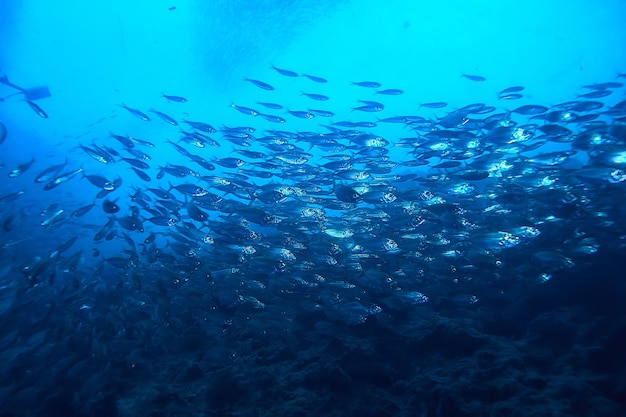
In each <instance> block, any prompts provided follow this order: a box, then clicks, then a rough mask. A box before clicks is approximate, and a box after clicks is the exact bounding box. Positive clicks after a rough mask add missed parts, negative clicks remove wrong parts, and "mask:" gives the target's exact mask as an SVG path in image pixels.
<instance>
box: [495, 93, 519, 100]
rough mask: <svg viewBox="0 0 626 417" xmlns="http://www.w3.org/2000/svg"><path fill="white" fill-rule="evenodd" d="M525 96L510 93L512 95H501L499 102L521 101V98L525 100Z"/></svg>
mask: <svg viewBox="0 0 626 417" xmlns="http://www.w3.org/2000/svg"><path fill="white" fill-rule="evenodd" d="M523 97H524V95H523V94H519V93H510V94H501V95H500V96H498V99H499V100H519V99H520V98H523Z"/></svg>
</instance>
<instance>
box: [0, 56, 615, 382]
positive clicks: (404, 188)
mask: <svg viewBox="0 0 626 417" xmlns="http://www.w3.org/2000/svg"><path fill="white" fill-rule="evenodd" d="M273 70H274V71H276V72H277V73H278V74H279V75H280V77H284V78H285V79H288V78H296V77H300V78H301V79H306V81H307V82H308V83H309V85H310V86H311V90H310V91H307V92H306V93H303V97H304V99H305V100H307V102H309V103H310V104H311V107H312V108H304V109H297V110H296V109H286V108H285V107H284V106H283V105H282V104H280V103H278V101H280V100H279V98H280V96H279V95H278V93H277V95H276V97H277V100H276V101H277V102H267V101H262V102H254V104H246V103H243V104H246V105H239V104H234V103H233V104H231V107H232V109H233V111H237V112H239V113H242V114H244V115H246V116H247V117H249V120H250V122H249V124H247V125H246V126H231V127H225V126H222V127H215V126H218V124H219V122H220V121H219V120H195V121H191V120H179V119H177V118H175V117H171V116H170V115H168V114H167V113H166V112H163V111H161V110H156V109H149V110H142V109H137V108H134V107H131V106H129V105H127V104H125V103H122V104H120V108H121V109H123V110H120V111H127V112H128V113H129V114H130V115H131V116H134V117H137V118H138V119H140V120H141V121H144V122H146V123H157V122H159V123H160V121H155V120H153V119H154V118H158V119H161V121H163V122H165V123H166V125H171V126H175V127H176V129H182V130H180V132H181V133H178V137H177V138H176V139H173V140H167V141H163V142H156V141H151V140H150V139H149V138H141V139H140V138H137V137H135V136H134V135H133V133H132V132H117V131H115V128H114V127H112V128H111V130H112V131H113V132H114V133H111V136H110V137H108V138H102V139H98V140H94V141H93V142H92V143H86V142H85V143H77V144H76V149H77V150H78V151H79V152H80V154H81V155H83V156H84V157H85V158H91V159H93V161H95V163H96V164H101V165H102V166H103V167H104V166H107V167H110V166H115V170H116V172H118V173H120V172H124V175H121V174H120V175H118V176H117V177H116V178H106V177H104V176H101V175H99V174H97V172H89V171H88V170H89V168H88V167H89V165H88V164H84V163H81V161H77V160H71V158H70V159H69V160H68V159H67V158H66V160H65V162H63V163H58V164H54V165H51V166H47V167H45V166H39V163H38V162H37V161H36V160H35V159H32V158H28V159H27V160H24V161H23V162H22V163H20V164H17V165H16V166H8V165H7V166H4V167H3V168H2V171H0V175H2V176H3V177H4V180H3V184H6V185H3V187H2V190H4V191H3V192H2V193H1V194H2V195H0V216H1V217H0V220H1V225H2V229H1V230H0V244H1V245H0V247H1V249H0V272H1V276H2V281H1V282H0V313H1V314H4V315H11V316H12V317H14V318H15V319H14V320H13V321H12V322H13V323H14V324H9V325H8V329H6V331H5V333H4V334H3V335H1V336H0V346H2V352H4V353H2V354H1V355H2V358H3V361H2V363H3V365H2V367H10V366H13V365H9V364H10V363H14V362H15V360H19V357H18V356H16V353H15V352H13V351H12V349H13V348H14V347H15V346H17V345H23V344H26V345H27V346H26V348H24V349H26V351H28V349H37V350H39V351H41V350H44V349H45V350H46V352H44V353H39V354H38V355H41V356H42V357H47V356H46V355H48V356H54V355H55V353H56V351H57V350H58V349H61V348H62V347H65V348H67V346H68V345H69V346H71V345H80V346H81V347H85V346H88V348H87V349H88V350H90V351H94V352H96V353H95V354H94V355H95V357H98V355H102V351H105V350H106V351H107V354H108V355H109V356H110V355H120V356H124V355H132V354H133V352H134V351H136V349H137V348H136V345H137V342H138V341H141V345H142V349H143V350H148V351H152V350H159V349H161V348H160V347H159V346H160V345H161V344H164V343H168V341H169V338H170V335H171V334H173V333H172V332H177V333H181V332H183V333H184V332H185V329H186V328H188V327H189V326H192V327H193V328H194V329H198V328H199V329H201V331H202V332H205V333H206V334H209V335H214V334H216V335H217V334H220V333H221V332H223V331H224V328H228V327H230V326H234V325H240V326H243V325H245V323H246V321H247V320H248V318H249V317H255V316H258V317H263V318H264V320H265V321H264V323H266V324H265V325H267V326H271V325H275V326H282V327H284V328H289V327H290V326H291V325H292V324H291V323H292V322H293V320H296V319H297V318H298V317H299V316H307V317H314V318H315V320H319V321H328V322H330V323H341V324H348V325H359V324H361V323H364V322H366V321H367V320H377V319H378V318H379V317H386V318H387V319H389V318H390V317H393V316H394V315H396V314H400V313H401V312H402V311H404V310H406V309H413V308H425V307H423V305H426V306H427V305H428V304H429V303H441V302H446V303H451V304H454V305H458V306H472V305H474V304H480V303H481V302H489V301H490V300H493V299H500V298H503V297H506V294H507V291H508V289H509V288H512V287H518V286H520V285H535V284H538V283H541V282H543V281H547V280H549V279H550V277H551V275H552V274H554V273H555V272H556V271H558V270H562V269H566V268H573V267H576V265H577V264H578V263H585V262H592V259H593V254H594V253H595V252H597V251H598V250H601V249H602V248H603V247H606V246H610V247H612V248H616V247H623V246H624V245H626V224H625V222H624V220H623V219H625V218H626V212H625V210H624V204H623V198H624V195H625V192H624V191H625V190H626V172H625V171H626V100H621V101H620V100H619V98H617V97H618V96H619V95H621V96H623V95H624V92H625V90H624V86H623V84H622V83H621V82H619V80H620V78H625V77H626V75H623V74H621V75H619V76H618V77H617V79H616V80H615V81H608V82H602V83H598V84H591V85H585V86H583V87H582V91H583V92H582V93H581V94H580V95H578V96H577V97H575V98H574V99H573V100H572V101H567V102H563V103H559V104H555V105H551V106H546V105H542V104H524V105H520V106H514V105H512V103H515V100H520V99H522V98H524V91H525V89H524V87H522V86H512V87H509V88H506V89H504V90H502V91H500V92H498V93H497V94H496V96H495V97H496V100H494V101H496V102H497V103H498V104H496V105H490V104H484V103H471V104H468V105H466V106H463V107H460V108H456V109H450V110H446V109H447V107H448V105H447V103H446V102H444V101H442V102H429V103H422V104H419V105H418V104H417V103H416V105H415V107H414V109H413V110H412V112H407V114H404V115H391V116H387V117H381V116H380V114H381V112H382V111H383V110H384V109H385V107H386V105H387V103H388V102H389V101H391V100H394V99H395V97H396V96H401V95H403V94H404V91H403V90H401V89H398V88H386V87H385V86H382V85H381V83H378V82H375V81H355V82H354V83H353V85H351V86H350V88H353V89H354V90H355V95H359V94H362V95H363V96H365V93H366V92H367V97H371V96H373V97H375V98H376V99H375V100H371V99H369V100H364V99H362V100H355V104H354V107H353V108H352V109H351V110H352V113H350V114H351V115H353V117H354V118H355V119H353V120H338V119H337V118H336V117H335V114H334V113H333V112H332V111H328V110H326V109H324V107H325V106H324V103H325V102H327V101H328V100H332V97H331V96H332V94H330V93H329V92H328V91H327V90H324V88H323V87H324V85H325V84H326V82H327V80H326V79H324V78H322V77H319V76H316V75H310V74H299V73H296V72H295V71H292V70H289V69H283V68H277V67H273ZM463 77H465V78H466V79H467V82H476V83H481V82H483V81H485V78H484V77H481V76H478V75H468V74H463ZM244 82H245V83H248V84H250V85H252V86H253V87H256V88H258V89H259V91H260V90H265V91H268V92H272V91H274V90H280V86H275V85H270V84H269V83H266V82H264V81H261V80H258V79H253V78H246V79H245V80H244ZM316 87H318V88H317V89H316ZM393 87H395V86H393ZM316 90H318V91H321V92H322V93H324V94H321V93H319V92H318V91H316ZM163 100H164V102H168V103H173V104H175V105H177V106H185V105H187V99H186V98H185V97H181V96H176V95H168V94H163ZM251 102H252V101H251ZM27 104H28V105H29V106H31V108H32V109H33V110H34V112H35V115H39V116H41V117H49V115H47V114H46V112H45V111H44V109H43V108H42V106H39V105H37V104H35V103H32V102H28V103H27ZM434 111H438V112H442V113H439V114H440V116H439V117H433V116H432V112H434ZM131 116H129V117H131ZM429 116H430V117H429ZM34 117H35V116H34ZM259 120H263V121H268V122H270V123H275V125H276V127H277V128H276V129H264V130H260V129H257V128H255V124H256V125H258V123H257V121H259ZM292 120H299V121H300V122H302V121H305V120H306V121H307V122H308V123H310V129H309V130H306V131H305V130H301V129H293V130H290V128H289V125H290V122H292ZM355 120H356V121H355ZM392 124H393V125H397V126H398V127H400V128H402V129H403V131H404V132H406V134H405V136H402V137H388V136H387V137H385V136H383V135H380V134H379V133H378V132H379V131H380V130H384V127H386V126H390V125H392ZM164 126H165V125H164ZM177 132H178V130H177ZM11 140H13V138H12V137H11V132H10V131H9V129H7V127H6V126H5V124H2V123H0V145H2V144H3V142H8V141H11ZM226 144H228V145H229V146H231V147H233V149H234V152H233V153H232V154H231V155H230V156H228V157H223V158H212V157H210V152H209V151H208V150H210V149H212V148H217V147H220V146H224V145H226ZM163 149H165V151H164V152H172V153H176V154H177V157H178V158H182V159H183V160H184V161H186V163H182V164H181V163H174V162H172V163H168V164H166V165H162V166H159V167H155V166H152V165H151V163H150V162H151V156H150V152H151V150H163ZM398 155H400V156H398ZM172 160H174V159H172ZM93 161H91V162H93ZM0 163H3V165H5V164H6V163H5V161H0ZM37 169H38V170H37ZM94 171H95V170H94ZM131 173H132V174H131ZM127 174H131V175H132V177H131V176H130V175H129V176H127ZM28 175H32V186H31V187H29V188H23V189H22V188H20V189H14V188H12V186H11V181H14V180H15V179H16V178H18V177H19V178H24V177H25V176H28ZM122 177H124V178H125V179H122ZM129 178H134V179H135V180H136V181H135V182H132V181H129ZM87 182H88V183H89V185H86V184H87ZM129 182H130V183H132V184H131V185H128V183H129ZM72 187H80V189H81V190H90V191H91V193H85V192H84V191H81V192H80V193H75V195H73V199H72V200H71V201H69V200H68V201H66V202H63V203H60V202H58V201H46V200H45V199H46V195H47V194H46V193H47V192H49V191H50V190H52V189H56V188H65V189H66V190H67V191H68V192H71V191H72ZM29 194H36V195H38V196H39V197H40V198H41V201H42V204H43V207H41V209H40V210H41V213H40V214H41V216H32V215H29V216H27V215H24V214H23V213H24V211H27V210H25V209H24V208H22V206H21V205H20V204H21V201H23V199H24V198H25V196H27V195H29ZM86 219H89V220H88V221H87V220H86ZM35 229H37V230H39V231H44V232H45V234H46V236H49V240H48V241H46V242H41V243H40V244H38V245H33V242H32V241H29V235H28V233H29V232H28V231H29V230H35ZM24 231H27V232H24ZM34 235H36V233H34ZM106 242H108V243H110V244H115V246H114V247H115V248H116V253H114V254H110V253H108V254H106V255H105V254H104V252H105V250H104V249H103V245H105V243H106ZM109 248H110V246H109ZM243 317H246V319H244V318H243ZM24 322H27V323H31V324H32V326H30V327H29V328H25V327H24V326H23V323H24ZM85 322H88V323H90V326H92V328H91V329H90V330H89V331H85V332H80V328H81V326H82V325H83V324H81V323H85ZM259 322H261V320H260V319H259ZM50 323H54V324H55V326H56V327H55V329H54V330H52V327H53V326H52V325H51V324H50ZM268 323H270V324H268ZM77 334H80V336H77ZM50 340H54V341H55V343H54V344H52V343H50V342H49V341H50ZM55 346H56V347H55ZM59 346H62V347H59ZM16 358H18V359H16ZM80 364H81V365H80V369H79V370H74V369H73V368H74V367H76V366H77V365H76V364H75V363H70V362H68V363H63V364H59V366H58V368H55V369H56V370H55V371H54V372H55V373H62V372H65V371H67V370H68V369H72V371H73V372H77V373H78V372H81V373H82V372H86V373H88V374H92V375H95V376H94V378H102V367H103V366H105V365H104V364H102V363H98V362H97V360H95V359H93V358H92V359H90V360H85V361H81V362H80ZM46 377H49V378H53V377H52V376H48V375H47V374H46ZM32 378H34V376H32V375H31V376H25V375H22V376H20V377H19V378H17V382H15V383H11V384H10V385H8V386H3V388H2V391H3V394H16V393H19V392H20V391H21V390H23V389H24V387H25V386H26V385H27V384H28V381H29V380H30V379H32ZM93 383H94V384H97V382H93Z"/></svg>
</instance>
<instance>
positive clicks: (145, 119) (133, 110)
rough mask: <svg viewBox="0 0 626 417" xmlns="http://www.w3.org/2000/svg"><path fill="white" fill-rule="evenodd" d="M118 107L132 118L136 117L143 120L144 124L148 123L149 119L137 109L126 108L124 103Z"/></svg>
mask: <svg viewBox="0 0 626 417" xmlns="http://www.w3.org/2000/svg"><path fill="white" fill-rule="evenodd" d="M118 106H120V107H122V108H124V109H126V110H127V111H128V112H129V113H130V114H132V115H133V116H135V117H137V118H138V119H141V120H143V121H144V122H149V121H150V117H149V116H148V115H147V114H145V113H143V112H141V111H139V110H137V109H133V108H132V107H128V106H127V105H126V104H124V103H122V104H118Z"/></svg>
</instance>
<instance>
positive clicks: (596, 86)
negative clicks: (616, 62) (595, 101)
mask: <svg viewBox="0 0 626 417" xmlns="http://www.w3.org/2000/svg"><path fill="white" fill-rule="evenodd" d="M623 86H624V84H622V83H618V82H615V81H609V82H606V83H598V84H589V85H583V88H588V89H591V90H606V89H608V88H621V87H623Z"/></svg>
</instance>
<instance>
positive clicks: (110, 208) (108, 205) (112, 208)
mask: <svg viewBox="0 0 626 417" xmlns="http://www.w3.org/2000/svg"><path fill="white" fill-rule="evenodd" d="M102 210H104V212H105V213H109V214H114V213H117V212H118V211H120V206H118V205H117V199H116V200H115V201H111V200H109V199H105V200H104V201H103V202H102Z"/></svg>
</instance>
